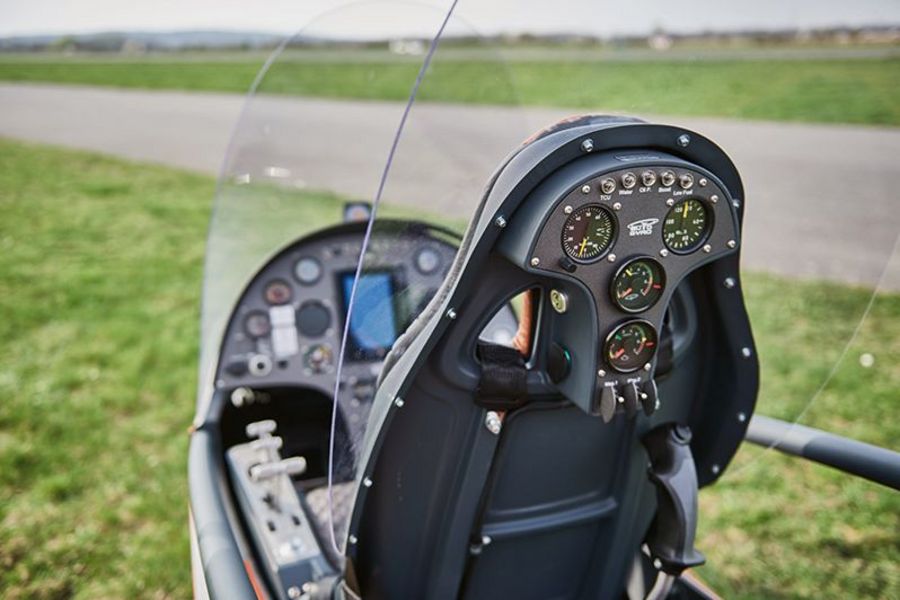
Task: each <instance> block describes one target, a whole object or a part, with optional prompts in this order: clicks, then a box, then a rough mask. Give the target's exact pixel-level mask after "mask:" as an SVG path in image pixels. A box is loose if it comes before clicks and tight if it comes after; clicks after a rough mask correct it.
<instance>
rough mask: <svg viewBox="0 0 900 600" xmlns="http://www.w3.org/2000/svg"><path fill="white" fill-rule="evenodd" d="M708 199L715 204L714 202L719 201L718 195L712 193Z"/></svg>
mask: <svg viewBox="0 0 900 600" xmlns="http://www.w3.org/2000/svg"><path fill="white" fill-rule="evenodd" d="M709 201H710V202H712V203H713V204H715V203H716V202H718V201H719V197H718V196H717V195H715V194H713V195H712V196H710V197H709Z"/></svg>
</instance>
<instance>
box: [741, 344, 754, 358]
mask: <svg viewBox="0 0 900 600" xmlns="http://www.w3.org/2000/svg"><path fill="white" fill-rule="evenodd" d="M741 356H743V357H744V358H750V357H751V356H753V350H751V349H750V348H748V347H747V346H744V347H743V348H741Z"/></svg>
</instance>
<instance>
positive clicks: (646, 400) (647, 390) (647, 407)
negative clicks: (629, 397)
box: [641, 379, 659, 417]
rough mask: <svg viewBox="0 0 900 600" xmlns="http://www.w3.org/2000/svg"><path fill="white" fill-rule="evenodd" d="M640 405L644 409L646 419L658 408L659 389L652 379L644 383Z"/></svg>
mask: <svg viewBox="0 0 900 600" xmlns="http://www.w3.org/2000/svg"><path fill="white" fill-rule="evenodd" d="M641 405H642V406H643V407H644V414H645V415H647V416H648V417H649V416H650V415H652V414H653V413H654V412H656V409H657V408H658V407H659V389H658V388H657V387H656V382H655V381H653V380H652V379H651V380H650V381H648V382H647V383H645V384H644V389H643V390H641Z"/></svg>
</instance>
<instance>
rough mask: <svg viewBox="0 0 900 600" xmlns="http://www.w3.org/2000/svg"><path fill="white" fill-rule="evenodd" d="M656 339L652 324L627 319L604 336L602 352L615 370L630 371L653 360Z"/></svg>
mask: <svg viewBox="0 0 900 600" xmlns="http://www.w3.org/2000/svg"><path fill="white" fill-rule="evenodd" d="M657 341H658V340H657V335H656V329H655V328H654V327H653V325H651V324H650V323H648V322H647V321H639V320H635V321H628V322H627V323H623V324H622V325H620V326H618V327H617V328H616V329H614V330H613V332H612V333H610V334H609V337H607V338H606V348H605V350H604V354H605V355H606V360H607V362H609V364H610V366H611V367H612V368H614V369H615V370H616V371H618V372H620V373H631V372H632V371H637V370H638V369H640V368H641V367H643V366H644V365H645V364H647V363H649V362H650V361H651V360H653V355H654V354H656V345H657Z"/></svg>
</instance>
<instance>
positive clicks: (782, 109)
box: [0, 54, 900, 126]
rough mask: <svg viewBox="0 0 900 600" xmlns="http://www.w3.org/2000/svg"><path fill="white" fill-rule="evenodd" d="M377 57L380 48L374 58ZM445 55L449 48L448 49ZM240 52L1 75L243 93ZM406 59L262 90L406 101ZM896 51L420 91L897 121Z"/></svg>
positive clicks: (521, 76) (624, 66)
mask: <svg viewBox="0 0 900 600" xmlns="http://www.w3.org/2000/svg"><path fill="white" fill-rule="evenodd" d="M379 56H380V55H379ZM451 56H452V55H451ZM251 57H253V59H250V58H248V59H240V58H237V57H235V56H234V55H233V54H231V55H226V56H224V57H221V58H220V59H215V58H209V57H207V58H203V57H196V56H193V57H192V58H191V59H189V60H188V59H182V60H177V59H169V60H165V59H162V58H159V57H156V58H153V59H147V60H134V59H131V60H123V59H113V60H111V59H103V58H93V59H85V58H73V59H64V58H60V57H55V58H54V57H53V55H50V56H49V57H44V58H35V57H30V58H28V57H25V58H15V57H9V56H7V57H2V58H0V81H19V82H22V81H27V82H58V83H69V84H89V85H101V86H115V87H129V88H148V89H181V90H195V91H197V90H203V91H223V92H244V91H246V90H247V89H248V88H249V86H250V84H251V82H252V81H253V79H254V76H255V74H256V72H257V70H258V69H259V67H260V65H261V63H262V60H261V57H260V56H259V55H251ZM417 69H418V64H417V62H416V61H413V60H408V59H406V60H393V61H384V60H382V59H380V58H379V60H365V59H362V58H359V59H358V60H356V62H352V63H349V62H340V61H339V60H337V59H335V58H334V57H332V58H331V59H329V60H299V59H291V60H285V61H281V62H279V63H277V64H276V66H275V68H274V69H273V70H272V72H271V75H270V76H269V77H268V78H267V79H266V82H265V85H264V91H266V92H269V93H278V94H302V95H309V96H323V97H340V98H358V99H378V100H385V99H386V100H404V99H406V97H407V95H408V94H409V90H410V86H411V83H412V81H413V80H414V79H415V75H416V72H417ZM898 89H900V58H896V57H891V56H887V57H883V58H858V59H852V60H849V59H845V60H840V59H819V60H802V59H793V58H790V59H781V60H772V61H768V60H738V59H734V58H723V59H721V60H718V59H716V60H687V59H686V60H677V61H672V60H653V59H643V60H610V61H605V60H601V61H591V60H573V61H554V60H541V61H527V60H514V61H509V62H501V61H500V59H499V58H497V57H490V56H488V57H486V58H485V59H484V60H453V59H448V60H440V58H439V59H438V60H436V62H435V63H434V64H433V67H432V70H431V72H430V74H429V76H428V78H427V79H426V83H425V85H424V86H423V88H422V90H421V98H422V100H440V101H448V102H476V103H490V104H520V103H521V104H529V105H545V106H565V107H572V108H582V109H583V108H587V109H590V110H600V111H603V110H607V111H621V112H634V113H640V114H660V115H663V114H672V115H704V116H722V117H735V118H746V119H771V120H786V121H809V122H823V123H859V124H872V125H891V126H897V125H900V101H898V97H897V93H896V91H897V90H898Z"/></svg>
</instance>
